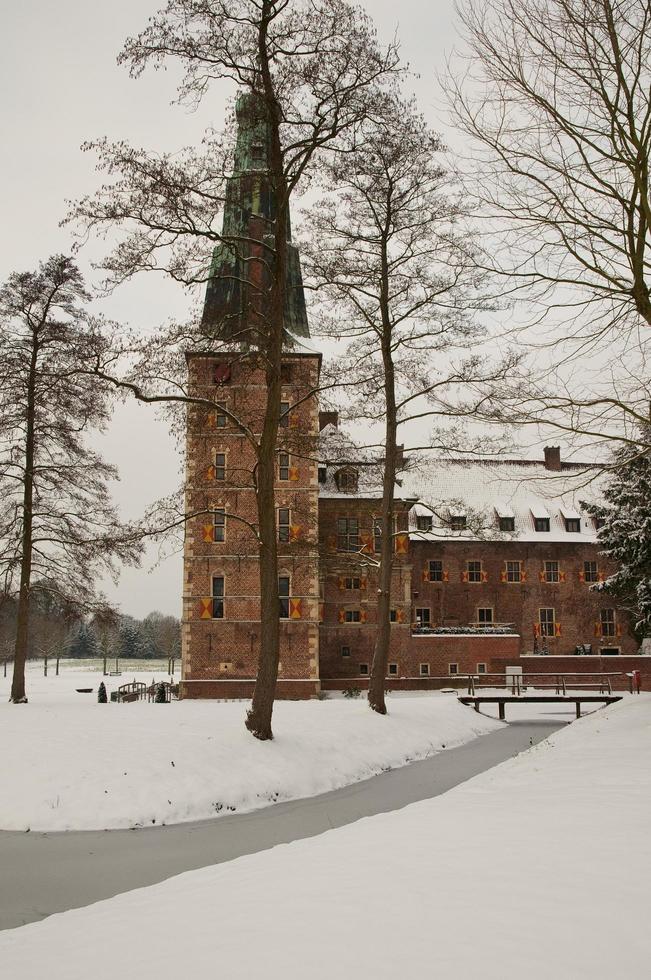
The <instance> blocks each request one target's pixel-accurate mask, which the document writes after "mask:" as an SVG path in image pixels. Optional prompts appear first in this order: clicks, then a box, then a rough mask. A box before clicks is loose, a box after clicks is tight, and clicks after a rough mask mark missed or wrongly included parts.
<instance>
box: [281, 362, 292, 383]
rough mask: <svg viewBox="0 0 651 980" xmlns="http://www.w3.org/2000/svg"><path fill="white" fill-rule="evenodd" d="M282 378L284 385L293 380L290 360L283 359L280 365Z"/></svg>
mask: <svg viewBox="0 0 651 980" xmlns="http://www.w3.org/2000/svg"><path fill="white" fill-rule="evenodd" d="M280 380H281V382H282V383H283V384H284V385H288V384H290V383H291V380H292V365H291V364H290V363H289V361H283V363H282V364H281V365H280Z"/></svg>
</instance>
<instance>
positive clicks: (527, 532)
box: [403, 459, 602, 543]
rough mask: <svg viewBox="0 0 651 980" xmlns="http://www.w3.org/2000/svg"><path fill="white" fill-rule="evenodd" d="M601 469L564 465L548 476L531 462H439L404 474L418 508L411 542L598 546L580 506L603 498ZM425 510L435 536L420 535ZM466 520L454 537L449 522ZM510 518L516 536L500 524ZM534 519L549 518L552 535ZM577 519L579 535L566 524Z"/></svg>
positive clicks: (591, 524) (538, 463) (539, 463)
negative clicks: (418, 523) (418, 520)
mask: <svg viewBox="0 0 651 980" xmlns="http://www.w3.org/2000/svg"><path fill="white" fill-rule="evenodd" d="M601 472H602V468H601V467H600V466H599V465H598V464H596V463H564V464H563V466H562V467H561V469H560V470H549V469H547V468H546V467H545V464H544V462H542V460H541V461H534V460H527V461H520V460H495V459H479V460H476V459H473V460H465V459H464V460H438V461H434V462H432V463H429V464H428V466H427V468H426V469H424V468H420V469H418V470H413V471H412V472H411V473H410V472H409V471H407V472H406V473H405V474H404V486H403V492H406V493H407V495H408V496H413V497H417V498H418V500H419V501H420V504H419V506H418V509H417V508H412V511H411V513H410V533H411V538H412V540H424V541H433V540H436V541H440V540H442V539H443V540H476V539H478V538H482V537H494V536H499V538H500V539H501V540H511V539H512V540H518V541H543V542H545V541H565V542H567V543H570V542H576V543H578V542H586V541H591V542H596V540H597V534H596V528H595V525H594V522H593V520H592V518H590V517H588V516H587V515H586V514H584V513H582V511H581V502H582V501H585V502H593V501H596V500H598V499H599V498H600V493H599V482H600V479H601V478H602V477H601ZM423 506H426V507H427V508H429V512H430V513H431V514H432V530H431V531H418V530H417V529H416V517H417V516H419V515H421V516H422V514H423ZM464 513H465V514H466V515H467V525H468V526H467V528H466V529H465V530H460V531H453V530H451V528H450V526H449V520H448V518H449V517H450V516H453V515H462V514H464ZM500 517H512V518H513V519H514V523H515V530H514V531H511V532H509V531H500V529H499V518H500ZM534 517H539V518H547V517H548V518H549V527H550V529H549V531H536V530H535V525H534ZM567 519H569V520H576V519H579V520H580V522H581V530H580V531H579V532H575V531H568V530H567V527H566V520H567Z"/></svg>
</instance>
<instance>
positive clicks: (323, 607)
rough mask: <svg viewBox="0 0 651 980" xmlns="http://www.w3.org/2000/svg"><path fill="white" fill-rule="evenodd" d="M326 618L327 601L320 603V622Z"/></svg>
mask: <svg viewBox="0 0 651 980" xmlns="http://www.w3.org/2000/svg"><path fill="white" fill-rule="evenodd" d="M324 619H325V602H320V603H319V622H320V623H322V622H323V621H324Z"/></svg>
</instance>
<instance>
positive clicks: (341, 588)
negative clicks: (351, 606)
mask: <svg viewBox="0 0 651 980" xmlns="http://www.w3.org/2000/svg"><path fill="white" fill-rule="evenodd" d="M337 581H338V584H339V591H340V592H343V591H344V589H345V588H346V578H345V576H343V575H340V576H339V578H338V580H337Z"/></svg>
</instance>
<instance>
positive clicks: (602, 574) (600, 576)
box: [597, 572, 606, 582]
mask: <svg viewBox="0 0 651 980" xmlns="http://www.w3.org/2000/svg"><path fill="white" fill-rule="evenodd" d="M597 578H598V579H599V581H600V582H605V581H606V573H605V572H599V573H598V574H597Z"/></svg>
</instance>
